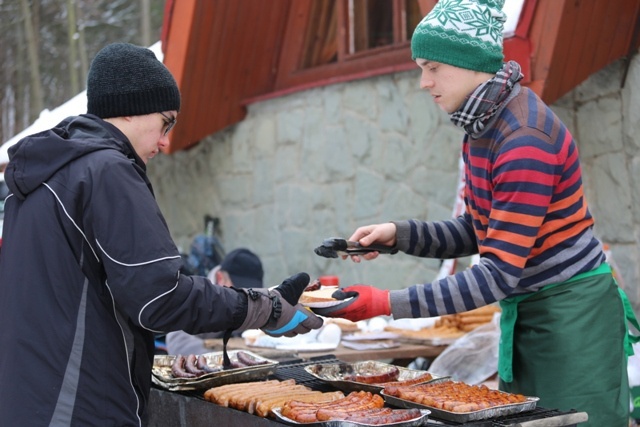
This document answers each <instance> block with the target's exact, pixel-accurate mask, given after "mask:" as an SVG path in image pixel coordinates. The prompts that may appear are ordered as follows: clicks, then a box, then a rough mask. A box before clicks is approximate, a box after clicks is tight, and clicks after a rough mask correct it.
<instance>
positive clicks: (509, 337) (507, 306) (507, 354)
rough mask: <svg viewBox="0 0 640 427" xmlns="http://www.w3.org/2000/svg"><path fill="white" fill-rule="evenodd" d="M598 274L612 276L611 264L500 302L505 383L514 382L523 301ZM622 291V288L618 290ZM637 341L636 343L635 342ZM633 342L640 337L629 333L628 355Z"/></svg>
mask: <svg viewBox="0 0 640 427" xmlns="http://www.w3.org/2000/svg"><path fill="white" fill-rule="evenodd" d="M598 274H612V272H611V267H610V266H609V264H607V263H606V262H605V263H602V264H600V266H599V267H598V268H595V269H593V270H591V271H587V272H586V273H580V274H577V275H575V276H573V277H572V278H570V279H569V280H566V281H564V282H561V283H553V284H551V285H547V286H545V287H543V288H541V289H539V290H538V291H536V292H531V293H528V294H524V295H516V296H513V297H509V298H505V299H503V300H502V301H500V307H501V308H502V314H501V315H500V331H501V332H500V347H499V349H498V355H499V356H498V376H499V377H500V379H501V380H502V381H504V382H507V383H510V382H512V381H513V331H514V329H515V326H516V320H517V318H518V304H519V303H520V302H521V301H524V300H526V299H527V298H529V297H531V296H533V295H536V294H537V293H538V292H542V291H546V290H548V289H552V288H555V287H556V286H560V285H566V284H568V283H571V282H575V281H577V280H582V279H585V278H587V277H591V276H595V275H598ZM618 289H620V288H618ZM625 300H626V305H625V315H626V316H627V319H629V313H628V312H627V306H628V307H629V309H631V304H630V303H629V300H627V299H626V296H625V297H624V298H623V303H624V301H625ZM630 313H631V315H632V316H633V321H635V324H634V326H636V325H637V324H638V321H637V320H636V318H635V315H633V310H631V311H630ZM639 330H640V329H639ZM634 339H635V341H633V340H634ZM630 340H631V341H632V342H640V336H639V337H635V336H634V337H631V336H630V334H629V333H627V339H625V351H627V354H629V353H628V348H630V349H631V354H633V347H632V345H631V343H628V341H630ZM627 344H628V348H627Z"/></svg>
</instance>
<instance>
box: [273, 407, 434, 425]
mask: <svg viewBox="0 0 640 427" xmlns="http://www.w3.org/2000/svg"><path fill="white" fill-rule="evenodd" d="M280 411H281V408H274V409H272V410H271V412H272V413H273V414H274V415H275V416H276V419H277V420H278V421H280V422H282V423H284V424H288V425H290V426H305V427H362V426H372V425H374V424H362V423H356V422H352V421H344V420H332V421H318V422H316V423H299V422H297V421H294V420H292V419H291V418H287V417H285V416H284V415H282V414H281V413H280ZM420 412H421V413H422V416H421V417H419V418H416V419H413V420H410V421H401V422H399V423H389V424H376V425H378V426H388V427H417V426H421V425H425V424H426V422H427V419H428V418H429V413H430V411H429V410H427V409H420Z"/></svg>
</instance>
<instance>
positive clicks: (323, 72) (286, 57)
mask: <svg viewBox="0 0 640 427" xmlns="http://www.w3.org/2000/svg"><path fill="white" fill-rule="evenodd" d="M312 1H322V0H307V1H300V0H296V1H292V2H291V9H290V13H289V17H288V23H287V31H286V35H285V37H284V38H283V46H282V51H281V56H280V59H279V66H278V67H277V73H276V76H275V90H276V92H282V91H293V90H295V89H300V88H301V87H314V86H322V85H326V84H331V83H338V82H344V81H349V80H354V79H359V78H366V77H373V76H376V75H382V74H388V73H391V72H398V71H406V70H410V69H416V65H415V63H414V62H413V61H412V60H411V43H410V40H406V41H404V42H396V41H395V40H398V39H402V38H405V39H408V37H407V34H406V32H407V31H406V19H407V16H406V10H405V0H391V1H393V19H394V22H393V32H394V43H393V44H390V45H386V46H381V47H375V48H371V49H367V50H363V51H360V52H355V53H348V52H347V51H346V50H347V49H346V43H347V41H348V40H349V37H350V34H349V30H350V29H349V25H347V12H348V11H347V8H348V5H349V0H335V1H336V3H337V20H338V24H337V25H338V28H337V37H338V38H339V41H338V49H337V61H336V62H333V63H329V64H324V65H318V66H315V67H312V68H306V69H303V68H302V67H301V64H302V58H303V49H305V46H306V40H305V35H306V31H305V30H306V29H307V27H308V25H307V23H308V20H309V19H311V16H310V15H311V10H312V5H311V2H312ZM416 1H418V3H419V10H420V12H421V14H422V16H424V14H426V12H427V11H429V10H431V9H432V8H433V6H434V5H435V4H436V3H437V0H416Z"/></svg>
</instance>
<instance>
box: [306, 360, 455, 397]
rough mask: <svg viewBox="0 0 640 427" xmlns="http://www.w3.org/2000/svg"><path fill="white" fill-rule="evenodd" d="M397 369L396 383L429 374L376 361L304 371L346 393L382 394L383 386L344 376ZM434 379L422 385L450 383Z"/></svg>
mask: <svg viewBox="0 0 640 427" xmlns="http://www.w3.org/2000/svg"><path fill="white" fill-rule="evenodd" d="M394 368H397V369H398V370H399V374H398V379H397V380H395V381H404V380H412V379H415V378H418V377H420V376H421V375H424V374H425V373H427V371H418V370H414V369H408V368H404V367H402V366H396V365H390V364H388V363H383V362H378V361H375V360H366V361H363V362H354V363H343V362H341V363H328V364H321V363H320V364H315V365H307V366H305V367H304V370H305V371H307V372H308V373H309V374H311V375H312V376H314V377H315V378H318V379H319V380H321V381H324V382H326V383H329V384H331V385H332V386H333V387H335V388H337V389H340V390H342V391H346V392H352V391H361V390H364V391H368V392H370V393H380V391H382V390H383V389H384V385H382V384H367V383H363V382H358V381H349V380H345V379H344V377H343V375H344V374H352V373H353V374H382V373H385V372H388V371H390V370H391V369H394ZM431 376H432V379H431V380H427V381H424V382H422V383H420V384H426V383H435V382H441V381H448V380H449V379H450V377H441V376H437V375H434V374H431Z"/></svg>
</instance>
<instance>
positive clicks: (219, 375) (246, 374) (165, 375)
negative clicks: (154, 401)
mask: <svg viewBox="0 0 640 427" xmlns="http://www.w3.org/2000/svg"><path fill="white" fill-rule="evenodd" d="M239 351H242V352H244V353H247V354H248V355H249V356H251V358H253V359H254V360H257V361H261V362H266V363H264V364H262V365H256V366H247V367H243V368H234V369H227V370H223V371H218V372H210V373H208V374H205V375H202V376H199V377H197V378H176V377H174V376H173V375H172V374H171V365H172V364H173V362H174V360H175V358H176V356H175V355H156V356H154V359H153V368H152V370H151V373H152V375H151V380H152V381H153V383H154V384H155V385H157V386H159V387H161V388H164V389H166V390H170V391H187V390H201V389H208V388H211V387H216V386H220V385H225V384H233V383H239V382H246V381H255V380H262V379H264V378H266V377H268V376H269V375H272V374H273V373H275V371H276V367H277V365H278V362H277V361H275V360H271V359H267V358H264V357H262V356H260V355H258V354H255V353H253V352H251V351H248V350H231V351H228V352H227V353H228V355H229V358H230V359H231V360H232V361H234V360H237V359H238V356H237V353H238V352H239ZM203 356H204V357H205V358H206V359H207V363H208V364H209V365H210V366H218V365H219V366H221V365H222V360H223V353H222V352H221V351H216V352H211V353H204V354H203Z"/></svg>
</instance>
